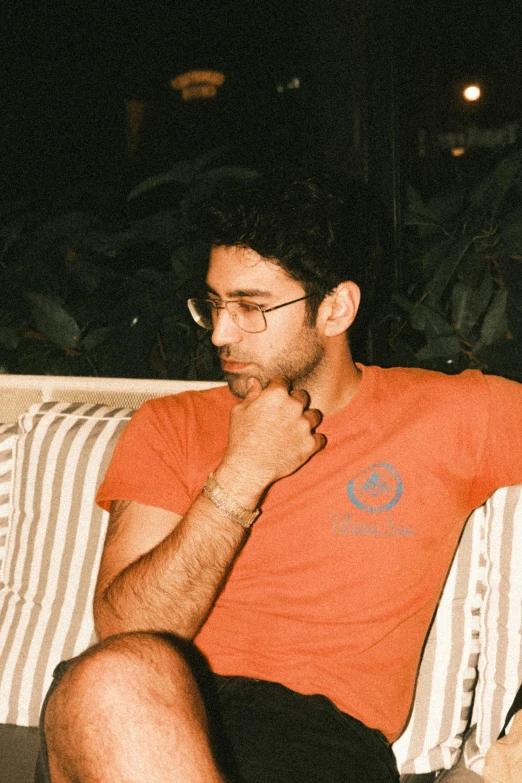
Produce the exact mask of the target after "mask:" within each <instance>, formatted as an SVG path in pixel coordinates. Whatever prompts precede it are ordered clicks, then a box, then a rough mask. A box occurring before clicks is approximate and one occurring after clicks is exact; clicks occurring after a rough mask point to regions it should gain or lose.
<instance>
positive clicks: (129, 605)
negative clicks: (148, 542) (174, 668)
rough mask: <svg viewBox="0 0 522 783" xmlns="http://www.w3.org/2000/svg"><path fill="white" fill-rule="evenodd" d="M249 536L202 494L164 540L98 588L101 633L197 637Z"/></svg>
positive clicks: (96, 612)
mask: <svg viewBox="0 0 522 783" xmlns="http://www.w3.org/2000/svg"><path fill="white" fill-rule="evenodd" d="M246 538H247V531H245V530H244V529H243V528H242V527H241V526H240V525H239V524H238V523H237V522H233V521H232V520H231V519H229V518H228V517H227V515H226V514H225V513H224V512H223V511H221V510H220V509H218V508H216V507H215V506H214V504H213V503H212V502H211V501H210V500H208V499H207V498H205V497H202V496H199V497H198V498H196V500H195V501H194V503H193V505H192V507H191V508H190V510H189V511H188V512H187V514H186V515H185V516H184V518H183V519H182V520H181V521H180V522H179V524H178V525H177V526H176V527H175V528H174V530H173V531H172V532H171V533H170V534H169V535H167V536H166V538H164V539H163V541H161V542H160V543H159V544H158V545H157V546H156V547H154V548H153V549H151V550H150V551H149V552H147V553H145V554H144V555H142V556H141V557H140V558H138V559H137V560H136V561H135V562H133V563H131V564H130V565H128V566H127V567H126V568H125V569H124V570H123V571H122V572H121V573H120V574H118V576H116V577H115V578H114V579H113V580H112V581H111V582H110V583H109V584H108V585H103V584H101V585H100V586H99V589H98V590H97V593H96V597H95V601H94V617H95V624H96V630H97V632H98V635H99V636H100V637H106V636H110V635H113V634H116V633H122V632H128V631H136V630H156V631H169V632H171V633H176V634H178V635H180V636H183V637H185V638H188V639H192V638H193V637H194V636H195V635H196V634H197V632H198V631H199V629H200V628H201V626H202V625H203V623H204V621H205V619H206V617H207V616H208V614H209V612H210V610H211V608H212V605H213V603H214V601H215V599H216V597H217V596H218V595H219V592H220V591H221V589H222V588H223V585H224V583H225V581H226V578H227V574H228V572H229V570H230V568H231V566H232V564H233V562H234V560H235V558H236V556H237V554H238V553H239V551H240V550H241V548H242V546H243V544H244V543H245V540H246Z"/></svg>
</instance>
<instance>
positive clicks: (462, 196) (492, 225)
mask: <svg viewBox="0 0 522 783" xmlns="http://www.w3.org/2000/svg"><path fill="white" fill-rule="evenodd" d="M521 204H522V151H517V152H515V153H513V154H511V155H510V156H508V157H506V158H505V159H504V160H502V161H501V162H500V164H499V165H497V167H496V168H495V169H494V170H493V171H492V172H491V173H490V174H489V175H488V176H486V177H485V178H484V179H483V180H482V181H481V182H480V183H479V184H478V185H475V186H473V187H470V188H469V189H468V190H465V191H455V192H452V193H446V194H444V195H443V196H442V197H440V196H439V197H437V198H435V199H433V200H432V201H431V202H429V203H423V201H422V200H421V198H420V196H419V195H418V194H417V193H416V192H415V191H413V189H411V188H410V189H408V211H407V214H406V217H405V236H406V243H405V247H406V253H405V255H406V259H407V264H406V277H407V279H406V280H405V281H404V285H403V286H402V290H400V291H397V292H395V294H394V295H393V298H392V305H391V308H389V309H388V311H387V312H386V313H385V315H384V317H383V316H382V314H381V325H382V320H387V321H388V335H389V340H388V342H389V352H390V353H389V362H388V363H389V364H396V365H403V366H416V367H426V368H430V369H436V370H443V371H445V372H450V373H455V372H460V371H461V370H463V369H465V368H468V367H469V368H479V369H482V370H484V371H485V372H493V373H497V374H499V375H504V376H505V377H509V378H514V379H516V380H522V274H521V273H522V206H521Z"/></svg>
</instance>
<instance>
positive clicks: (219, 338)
mask: <svg viewBox="0 0 522 783" xmlns="http://www.w3.org/2000/svg"><path fill="white" fill-rule="evenodd" d="M241 337H242V331H241V329H240V328H239V326H237V324H236V323H234V321H233V320H232V318H231V317H230V313H229V312H228V310H227V308H226V307H223V308H220V309H219V310H216V320H215V325H214V329H213V330H212V337H211V339H212V343H213V344H214V345H216V346H218V347H219V346H221V345H228V344H230V343H238V342H240V340H241Z"/></svg>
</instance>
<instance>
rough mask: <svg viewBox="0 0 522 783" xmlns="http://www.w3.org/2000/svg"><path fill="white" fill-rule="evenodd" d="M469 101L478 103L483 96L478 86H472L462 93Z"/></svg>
mask: <svg viewBox="0 0 522 783" xmlns="http://www.w3.org/2000/svg"><path fill="white" fill-rule="evenodd" d="M462 94H463V95H464V97H465V99H466V100H467V101H478V99H479V98H480V96H481V91H480V87H479V86H478V84H470V85H468V87H466V89H465V90H464V92H463V93H462Z"/></svg>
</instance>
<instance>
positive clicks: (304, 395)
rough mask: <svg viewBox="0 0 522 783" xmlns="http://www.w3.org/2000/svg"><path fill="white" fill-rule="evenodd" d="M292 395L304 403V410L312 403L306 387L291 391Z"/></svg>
mask: <svg viewBox="0 0 522 783" xmlns="http://www.w3.org/2000/svg"><path fill="white" fill-rule="evenodd" d="M290 396H291V397H293V398H294V400H299V401H300V402H301V403H302V404H303V410H306V409H307V408H308V406H309V405H310V395H309V394H308V392H307V391H305V389H294V390H293V391H291V392H290Z"/></svg>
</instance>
